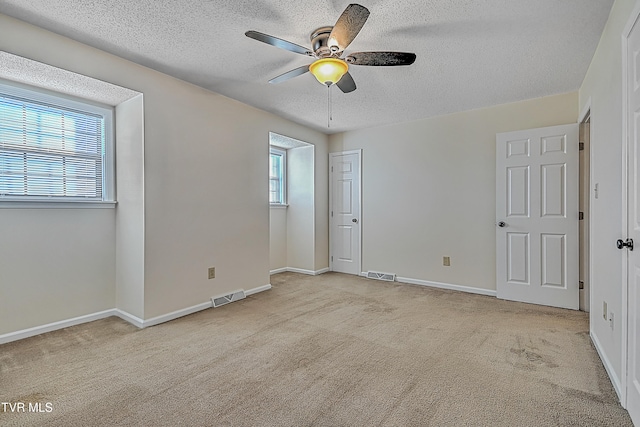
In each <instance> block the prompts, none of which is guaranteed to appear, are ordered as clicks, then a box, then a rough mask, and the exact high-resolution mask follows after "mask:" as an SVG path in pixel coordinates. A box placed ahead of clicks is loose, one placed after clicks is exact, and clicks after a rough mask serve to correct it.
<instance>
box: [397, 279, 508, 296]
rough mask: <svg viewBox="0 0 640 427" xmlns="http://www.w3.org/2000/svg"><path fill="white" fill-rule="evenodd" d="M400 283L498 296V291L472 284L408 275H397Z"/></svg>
mask: <svg viewBox="0 0 640 427" xmlns="http://www.w3.org/2000/svg"><path fill="white" fill-rule="evenodd" d="M396 280H397V281H398V282H400V283H408V284H411V285H420V286H428V287H430V288H439V289H449V290H451V291H460V292H467V293H469V294H478V295H487V296H490V297H495V296H496V291H493V290H491V289H483V288H474V287H472V286H463V285H453V284H451V283H441V282H431V281H429V280H420V279H410V278H408V277H396Z"/></svg>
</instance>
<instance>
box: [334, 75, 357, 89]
mask: <svg viewBox="0 0 640 427" xmlns="http://www.w3.org/2000/svg"><path fill="white" fill-rule="evenodd" d="M336 85H338V87H339V88H340V90H341V91H343V92H344V93H349V92H353V91H354V90H356V82H354V81H353V77H351V74H349V72H347V73H346V74H345V75H344V76H342V78H341V79H340V80H339V81H338V83H336Z"/></svg>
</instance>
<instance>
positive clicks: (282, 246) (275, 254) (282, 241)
mask: <svg viewBox="0 0 640 427" xmlns="http://www.w3.org/2000/svg"><path fill="white" fill-rule="evenodd" d="M269 214H270V216H269V268H270V269H271V270H272V271H273V270H280V269H283V268H287V208H283V207H271V208H270V209H269Z"/></svg>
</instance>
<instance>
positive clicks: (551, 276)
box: [496, 124, 579, 310]
mask: <svg viewBox="0 0 640 427" xmlns="http://www.w3.org/2000/svg"><path fill="white" fill-rule="evenodd" d="M496 215H497V218H496V260H497V261H496V268H497V269H496V275H497V284H496V287H497V296H498V298H501V299H508V300H514V301H522V302H528V303H534V304H541V305H549V306H554V307H564V308H571V309H576V310H577V309H578V307H579V284H578V124H571V125H562V126H553V127H547V128H540V129H530V130H524V131H518V132H509V133H499V134H497V135H496Z"/></svg>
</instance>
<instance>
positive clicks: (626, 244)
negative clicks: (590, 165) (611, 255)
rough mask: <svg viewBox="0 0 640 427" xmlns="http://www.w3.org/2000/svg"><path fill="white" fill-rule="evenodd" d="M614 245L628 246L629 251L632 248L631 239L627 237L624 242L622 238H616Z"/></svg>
mask: <svg viewBox="0 0 640 427" xmlns="http://www.w3.org/2000/svg"><path fill="white" fill-rule="evenodd" d="M616 246H617V247H618V249H623V248H625V247H626V248H629V250H630V251H632V250H633V239H627V241H626V242H623V241H622V239H618V241H617V242H616Z"/></svg>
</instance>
